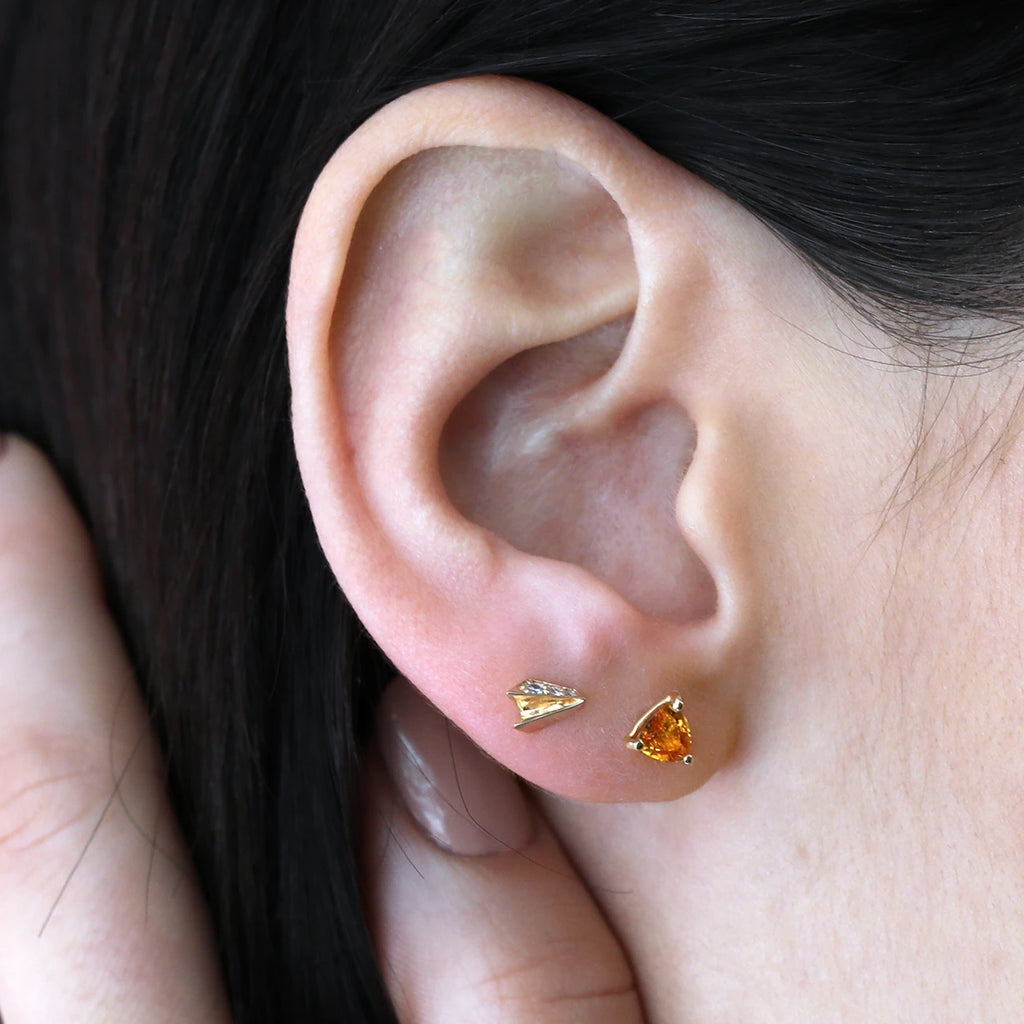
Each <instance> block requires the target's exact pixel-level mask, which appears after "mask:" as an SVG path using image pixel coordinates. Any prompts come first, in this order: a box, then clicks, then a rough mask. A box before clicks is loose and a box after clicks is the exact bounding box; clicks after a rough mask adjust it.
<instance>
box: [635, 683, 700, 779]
mask: <svg viewBox="0 0 1024 1024" xmlns="http://www.w3.org/2000/svg"><path fill="white" fill-rule="evenodd" d="M626 746H627V747H629V748H630V749H631V750H638V751H640V753H641V754H645V755H646V756H647V757H649V758H652V759H653V760H655V761H665V762H671V761H681V762H682V763H683V764H693V754H692V753H691V751H692V749H693V734H692V733H691V732H690V722H689V719H687V717H686V715H684V714H683V698H682V697H680V696H679V694H677V693H676V694H669V695H668V696H667V697H666V698H665V699H664V700H660V701H658V703H657V704H655V705H654V707H653V708H651V709H650V710H649V711H646V712H644V714H643V715H642V716H641V717H640V720H639V721H638V722H637V723H636V725H634V726H633V728H632V729H631V730H630V733H629V735H628V736H627V737H626Z"/></svg>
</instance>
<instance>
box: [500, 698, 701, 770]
mask: <svg viewBox="0 0 1024 1024" xmlns="http://www.w3.org/2000/svg"><path fill="white" fill-rule="evenodd" d="M507 696H508V697H510V698H511V699H512V700H514V701H515V704H516V707H517V708H518V710H519V721H518V722H516V723H515V727H516V728H517V729H520V728H522V727H523V726H525V725H530V724H531V723H534V722H540V721H542V720H544V719H548V718H551V717H552V716H553V715H559V714H562V713H563V712H565V711H572V710H573V709H574V708H578V707H581V706H582V705H583V704H585V703H586V698H585V697H583V696H582V695H581V694H580V693H579V691H578V690H574V689H573V688H572V687H570V686H558V685H556V684H554V683H548V682H545V681H544V680H543V679H524V680H523V681H522V682H521V683H520V684H519V686H518V687H517V688H516V689H515V690H509V691H507ZM626 746H627V747H629V748H630V749H631V750H636V751H638V752H639V753H641V754H644V755H645V756H647V757H649V758H651V759H652V760H654V761H662V762H676V761H681V762H682V763H683V764H692V763H693V755H692V753H691V751H692V749H693V734H692V732H691V731H690V722H689V720H688V719H687V717H686V715H685V714H684V713H683V699H682V697H680V696H679V695H678V694H669V695H668V696H667V697H665V698H664V699H662V700H660V701H658V703H657V704H655V705H654V707H652V708H650V709H649V710H648V711H645V712H644V714H643V715H641V716H640V718H639V719H638V720H637V722H636V724H635V725H634V726H633V728H632V729H631V730H630V732H629V735H628V736H627V737H626Z"/></svg>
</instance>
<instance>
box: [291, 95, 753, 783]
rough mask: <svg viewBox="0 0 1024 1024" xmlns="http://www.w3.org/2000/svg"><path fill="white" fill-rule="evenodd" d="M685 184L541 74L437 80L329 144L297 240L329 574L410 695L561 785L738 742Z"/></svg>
mask: <svg viewBox="0 0 1024 1024" xmlns="http://www.w3.org/2000/svg"><path fill="white" fill-rule="evenodd" d="M708 193H710V190H708V189H707V187H706V186H703V185H701V184H700V183H699V182H697V181H696V179H693V178H692V176H690V175H688V174H687V173H686V172H684V171H682V170H681V169H680V168H678V167H675V166H674V165H671V164H669V163H668V162H667V161H665V160H663V159H662V158H660V157H658V156H657V155H656V154H653V153H651V152H650V151H649V150H646V149H645V148H644V147H643V146H641V145H640V144H639V143H638V142H637V141H636V140H635V139H633V138H632V137H630V136H628V135H627V134H626V133H624V132H622V131H621V130H620V129H618V128H617V127H616V126H614V125H613V124H612V123H611V122H608V121H606V120H605V119H604V118H602V117H600V116H599V115H597V114H596V113H594V112H593V111H589V110H587V109H586V108H583V107H581V106H580V105H579V104H576V103H575V102H574V101H571V100H569V99H567V98H565V97H561V96H560V95H559V94H555V93H552V92H550V90H546V89H542V88H540V87H536V86H531V85H527V84H525V83H520V82H505V81H502V80H500V79H485V80H480V81H476V82H473V81H468V82H461V83H450V84H448V85H445V86H439V87H432V88H431V89H427V90H423V91H421V92H420V93H416V94H412V95H410V96H408V97H405V98H404V99H403V100H401V101H398V102H397V103H396V104H394V105H393V106H392V107H391V108H388V109H387V110H385V111H383V112H382V113H381V114H379V115H377V117H376V118H375V119H373V120H372V121H371V122H369V123H368V124H367V125H366V126H364V128H363V129H361V130H360V132H358V133H356V135H355V136H353V138H352V139H351V140H349V142H347V143H346V144H345V146H343V147H342V149H341V150H340V151H339V153H338V154H337V155H336V157H335V158H334V160H333V161H332V162H331V164H330V165H329V166H328V167H327V168H326V169H325V171H324V175H323V176H322V177H321V180H320V182H319V183H318V185H317V187H316V189H315V191H314V193H313V195H312V197H311V199H310V203H309V206H308V208H307V211H306V213H305V215H304V218H303V223H302V226H301V228H300V231H299V236H298V239H297V242H296V249H295V256H294V262H293V274H292V283H291V288H290V294H289V310H288V328H289V346H290V363H291V370H292V374H293V390H294V421H295V435H296V446H297V452H298V456H299V460H300V465H301V468H302V473H303V479H304V481H305V484H306V488H307V493H308V495H309V499H310V504H311V508H312V512H313V515H314V518H315V521H316V523H317V528H318V532H319V535H320V539H321V542H322V545H323V548H324V551H325V553H326V555H327V557H328V559H329V561H330V563H331V565H332V568H333V569H334V571H335V573H336V575H337V578H338V580H339V583H340V584H341V586H342V588H343V589H344V591H345V593H346V595H347V596H348V598H349V600H350V601H351V603H352V605H353V607H354V608H355V610H356V612H357V613H358V614H359V615H360V617H361V619H362V620H363V622H364V624H365V625H366V626H367V628H368V629H369V631H370V632H371V634H372V635H373V636H374V638H375V639H376V640H377V642H378V643H379V644H380V645H381V647H382V649H383V650H384V651H385V653H386V654H387V655H388V656H389V657H390V658H391V659H392V660H393V661H394V663H395V665H396V666H397V667H398V669H399V670H400V671H401V672H402V673H403V674H404V675H405V676H407V677H408V678H409V679H410V680H411V681H412V682H413V684H414V685H416V686H418V687H419V688H420V689H421V690H422V691H423V692H424V693H425V694H426V696H427V697H428V698H429V699H430V700H431V701H433V702H434V703H435V704H436V705H437V706H438V707H439V708H441V710H442V711H443V712H444V713H445V714H447V715H448V716H449V717H450V718H452V720H453V721H455V723H456V724H457V725H458V726H459V727H460V728H461V729H462V730H463V731H464V732H466V733H467V734H468V735H469V736H470V737H471V738H472V739H473V740H474V741H475V742H477V743H478V744H479V745H480V746H481V747H483V748H484V749H485V750H486V751H487V752H488V753H490V754H491V755H492V756H494V757H495V758H497V759H498V760H500V761H501V762H503V763H504V764H506V765H507V766H508V767H510V768H511V769H513V770H514V771H516V772H518V773H519V774H520V775H522V776H523V777H525V778H526V779H527V780H529V781H531V782H533V783H535V784H537V785H540V786H542V787H544V788H546V789H548V790H551V791H553V792H556V793H559V794H561V795H565V796H571V797H578V798H583V799H591V800H658V799H670V798H674V797H677V796H680V795H682V794H684V793H686V792H689V791H691V790H692V789H695V788H696V787H697V786H699V785H700V784H701V783H702V782H703V781H705V780H706V779H707V778H708V777H709V776H710V775H711V774H713V773H714V771H716V770H717V769H719V768H720V767H721V766H722V765H723V764H724V763H725V762H726V760H727V759H728V757H729V752H730V750H731V749H732V746H733V743H734V741H735V737H736V730H737V727H738V722H739V720H740V715H741V707H740V704H741V697H742V688H741V685H740V682H739V677H740V673H738V671H737V666H736V662H735V658H734V653H735V652H737V651H739V650H741V649H742V646H743V645H742V642H741V638H742V633H743V630H744V628H745V622H746V620H745V618H744V611H743V609H744V607H745V604H746V602H745V599H744V597H743V595H742V591H743V587H742V583H741V581H742V579H743V578H744V577H743V566H742V565H741V564H739V563H738V562H737V561H736V559H735V558H734V554H737V553H738V552H740V551H742V550H743V547H742V544H740V543H736V544H734V543H733V540H732V537H731V531H732V530H733V529H734V528H736V527H737V526H738V523H739V520H737V519H736V518H735V517H733V516H724V517H723V520H722V521H721V522H719V521H717V520H716V518H715V516H714V513H713V510H708V509H704V510H703V514H702V515H700V516H696V517H689V516H688V515H687V513H686V511H685V510H686V506H687V503H688V502H694V501H697V500H698V499H697V498H695V497H694V496H693V495H692V494H691V495H689V496H687V495H686V491H687V488H688V487H690V483H689V482H690V481H691V479H700V480H705V481H711V480H713V479H714V478H715V474H714V472H710V473H709V471H708V470H707V469H706V468H704V469H702V468H701V467H700V466H699V462H700V459H701V457H702V447H701V441H700V433H701V429H702V425H701V423H700V422H699V421H698V419H697V417H695V416H694V414H693V408H694V407H702V406H701V392H700V391H699V389H698V388H697V385H698V383H699V382H700V381H701V380H702V379H703V380H706V379H707V373H708V364H709V360H708V358H707V345H708V339H709V337H710V335H709V334H708V332H713V331H714V330H715V329H716V324H715V322H714V321H713V320H712V317H713V316H716V315H719V310H718V305H717V304H719V303H720V302H721V300H722V290H721V289H720V288H717V287H716V285H715V274H716V271H715V269H714V266H713V262H714V261H713V258H712V256H711V255H709V253H708V252H707V248H706V237H705V231H706V225H704V224H702V222H701V219H700V217H699V216H697V215H696V213H695V211H698V212H699V207H700V204H701V201H702V197H704V196H705V195H706V194H708ZM704 407H709V406H704ZM695 453H696V455H695ZM695 458H696V460H697V461H696V462H693V465H691V462H692V461H693V460H694V459H695ZM691 490H692V488H691ZM707 494H708V495H715V494H718V495H719V496H721V490H720V489H716V487H715V486H710V485H709V486H708V488H707ZM516 693H518V694H519V697H518V698H515V707H513V706H512V704H510V702H509V699H508V698H509V696H514V695H515V694H516ZM666 693H668V694H670V698H668V699H667V700H668V703H666V698H665V694H666ZM679 700H682V701H684V702H685V707H686V714H685V716H684V715H683V713H682V712H681V710H675V711H670V712H664V713H662V712H660V711H659V712H657V713H655V712H656V709H658V708H662V707H663V706H664V707H670V706H671V708H676V707H677V703H673V701H675V702H678V701H679ZM659 702H660V703H659ZM542 705H543V707H542ZM681 706H682V705H681V704H679V705H678V707H679V708H681ZM524 709H525V710H524ZM531 709H532V710H533V711H534V712H537V713H536V714H534V715H533V717H532V724H531V725H529V727H528V728H523V729H517V728H514V727H515V726H519V725H522V724H523V718H522V717H521V716H523V715H526V716H527V719H529V718H530V715H529V712H530V711H531ZM659 715H660V717H658V716H659ZM673 715H675V718H674V719H673V722H674V724H673V722H669V718H672V716H673ZM654 718H657V719H658V723H660V725H659V728H660V726H664V730H662V732H663V735H660V737H659V736H655V732H656V731H657V730H656V729H655V726H654V725H653V724H651V723H653V722H654ZM640 720H642V721H643V722H645V723H646V724H645V726H644V729H645V730H646V731H645V736H646V737H647V740H646V742H647V743H648V749H647V750H646V751H642V750H641V751H640V752H639V753H638V752H637V751H638V750H639V749H640V748H638V746H637V743H636V735H637V733H636V729H637V728H639V727H640ZM684 724H685V730H684V731H680V730H683V729H684ZM634 726H635V727H636V728H634ZM631 729H633V732H632V733H631V732H630V730H631ZM672 729H674V730H675V731H674V732H672V735H671V736H670V735H668V732H671V731H672ZM691 729H692V736H691V734H690V733H691ZM665 730H667V731H668V732H666V731H665ZM684 732H685V735H684ZM627 734H628V735H627ZM657 742H661V743H663V744H664V745H665V746H664V750H668V749H669V748H671V749H672V750H673V751H675V752H676V753H679V752H680V751H682V746H683V745H685V747H686V749H685V751H682V752H681V753H679V756H678V757H676V756H664V757H655V756H654V754H653V753H652V744H655V745H656V743H657ZM643 753H647V754H648V756H647V757H644V756H642V754H643ZM690 761H692V764H691V763H690Z"/></svg>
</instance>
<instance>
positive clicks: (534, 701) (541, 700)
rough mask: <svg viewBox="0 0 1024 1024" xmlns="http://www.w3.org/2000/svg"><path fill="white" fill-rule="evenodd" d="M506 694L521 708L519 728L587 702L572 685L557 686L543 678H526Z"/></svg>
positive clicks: (517, 725) (517, 724) (517, 726)
mask: <svg viewBox="0 0 1024 1024" xmlns="http://www.w3.org/2000/svg"><path fill="white" fill-rule="evenodd" d="M506 696H508V697H511V698H512V700H514V701H515V702H516V707H517V708H518V709H519V721H518V722H516V728H517V729H521V728H522V727H523V726H524V725H530V724H532V723H533V722H540V721H541V720H542V719H545V718H550V717H551V716H552V715H559V714H561V713H562V712H563V711H571V710H572V709H573V708H578V707H579V706H580V705H581V704H585V703H586V698H585V697H581V696H580V694H579V693H578V692H577V691H576V690H574V689H573V688H572V687H571V686H557V685H555V684H554V683H548V682H545V681H544V680H543V679H524V680H523V681H522V682H521V683H520V684H519V686H518V688H517V689H515V690H508V691H507V693H506Z"/></svg>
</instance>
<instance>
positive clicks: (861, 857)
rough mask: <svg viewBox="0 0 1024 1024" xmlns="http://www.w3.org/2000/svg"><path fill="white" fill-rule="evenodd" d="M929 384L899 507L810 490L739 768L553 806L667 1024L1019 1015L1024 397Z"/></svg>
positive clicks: (1023, 928)
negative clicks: (688, 782)
mask: <svg viewBox="0 0 1024 1024" xmlns="http://www.w3.org/2000/svg"><path fill="white" fill-rule="evenodd" d="M900 386H902V385H900ZM933 391H934V394H933V395H932V396H931V397H930V398H928V399H927V400H926V404H927V405H928V406H929V408H933V409H934V411H935V418H934V423H935V426H934V427H933V428H932V429H930V430H929V431H928V434H927V437H926V438H925V440H924V441H923V443H922V444H921V446H920V450H919V451H918V454H917V456H916V458H915V460H914V466H915V469H914V470H913V472H912V473H911V474H910V475H909V476H908V477H906V478H904V479H903V480H902V481H901V482H900V485H899V486H900V487H901V488H902V491H900V492H899V495H898V499H897V500H895V501H893V502H892V503H890V504H889V505H888V506H887V508H886V512H885V514H884V515H883V516H881V517H878V516H876V517H874V519H873V525H872V526H871V529H870V530H868V529H867V523H868V519H867V517H864V518H863V522H862V521H861V519H860V518H859V517H858V516H856V515H850V516H848V517H847V519H845V520H835V519H834V518H830V517H829V516H827V515H824V514H823V513H822V509H824V508H826V507H827V503H828V501H829V500H830V499H829V498H828V496H827V495H826V494H825V493H824V491H823V493H822V494H821V495H820V496H815V495H813V494H812V495H811V496H810V499H809V504H812V505H815V506H816V512H815V513H814V515H817V516H819V517H820V518H821V519H822V521H823V522H825V526H823V527H821V528H819V530H818V533H817V535H816V534H815V532H814V531H815V527H814V525H813V519H814V515H812V516H811V517H810V518H809V519H808V524H810V525H807V528H806V529H804V530H801V531H800V534H801V536H800V538H797V539H794V542H793V546H792V551H791V557H789V558H787V557H783V558H781V559H776V561H775V562H774V563H773V567H772V568H773V571H775V572H777V573H781V574H782V576H783V577H784V576H785V574H786V572H787V571H788V568H791V567H798V566H800V565H803V567H804V569H803V575H802V577H800V578H798V576H797V574H796V572H795V571H794V579H793V581H792V584H791V585H789V586H784V587H776V588H775V589H776V591H779V592H782V593H785V594H787V595H788V597H787V603H786V605H785V606H784V607H783V606H781V605H780V606H778V607H771V606H770V607H767V608H766V609H765V615H764V628H763V630H762V631H761V635H760V638H759V641H758V643H757V644H756V645H755V646H754V649H753V650H752V653H751V657H750V662H749V664H748V665H747V667H746V671H747V672H748V676H747V678H748V680H749V690H750V693H751V695H752V696H751V700H750V703H749V706H748V709H747V711H748V713H747V719H746V722H745V724H744V729H743V736H742V739H741V742H740V745H739V746H738V748H737V750H736V752H735V756H734V757H733V759H732V760H731V762H730V764H729V765H728V766H727V768H726V769H725V770H723V771H721V772H719V773H718V774H717V775H716V776H715V777H713V778H712V779H711V780H710V781H709V782H708V783H707V784H706V785H705V786H704V787H702V788H701V789H700V790H698V791H697V792H696V793H694V794H692V795H690V796H687V797H685V798H683V799H681V800H678V801H674V802H669V803H662V804H619V805H613V804H607V805H598V804H582V803H573V802H570V801H563V800H560V799H557V798H554V797H548V796H545V797H543V798H542V803H543V805H544V808H545V811H546V813H547V814H548V815H549V817H550V819H551V821H552V822H553V824H554V826H555V828H556V831H558V833H559V834H560V836H561V838H562V841H563V843H564V844H565V846H566V848H567V850H568V851H569V853H570V855H571V856H572V857H573V858H574V860H575V862H576V864H577V865H578V867H579V869H580V870H581V872H582V873H583V875H584V877H585V878H586V879H587V880H588V882H589V884H590V886H591V887H592V890H593V892H594V894H595V896H596V898H597V900H598V901H599V903H600V904H601V906H602V907H603V909H604V911H605V913H606V914H607V916H608V918H609V920H610V921H611V922H612V925H613V927H614V928H615V930H616V931H617V932H618V934H619V935H620V937H621V938H622V940H623V942H624V944H625V946H626V948H627V949H628V950H629V951H630V953H631V956H632V959H633V963H634V965H635V968H636V971H637V974H638V977H639V981H640V986H641V990H642V992H643V994H644V998H645V1004H646V1006H647V1008H648V1012H649V1015H650V1020H651V1021H652V1022H655V1024H681V1022H684V1021H700V1022H702V1024H717V1022H722V1024H725V1022H730V1024H734V1022H736V1021H740V1020H743V1021H778V1022H787V1024H792V1022H794V1021H807V1022H811V1021H813V1022H815V1024H822V1022H831V1021H835V1022H848V1021H851V1020H872V1021H930V1022H940V1021H950V1022H952V1021H968V1020H970V1021H975V1020H976V1021H981V1020H984V1021H986V1022H1003V1021H1005V1022H1007V1024H1009V1022H1010V1021H1019V1020H1020V1019H1022V1010H1024V989H1022V986H1021V978H1024V851H1022V849H1021V842H1020V834H1021V822H1020V810H1019V809H1020V807H1021V806H1022V796H1024V787H1022V776H1024V769H1022V768H1021V759H1020V754H1019V747H1020V731H1021V725H1020V721H1021V715H1020V710H1021V706H1022V703H1024V702H1022V698H1021V693H1020V689H1021V680H1022V678H1024V672H1022V671H1021V664H1020V661H1021V659H1020V651H1021V649H1022V646H1021V640H1022V637H1021V632H1022V631H1021V620H1022V613H1024V608H1022V602H1021V599H1020V596H1019V595H1020V580H1021V578H1022V566H1021V544H1020V541H1021V536H1020V531H1021V514H1020V509H1021V508H1024V474H1022V467H1024V457H1022V453H1021V451H1020V446H1019V444H1018V441H1017V438H1018V436H1019V427H1020V416H1019V410H1018V409H1017V404H1018V403H1017V401H1016V397H1017V394H1018V387H1017V386H1013V378H1012V373H1011V371H1009V370H1006V371H993V372H992V373H991V374H989V375H987V376H986V377H985V378H973V379H969V378H963V379H958V380H947V381H945V382H944V383H943V384H942V385H941V386H936V387H935V388H934V389H933ZM939 392H941V394H940V393H939ZM968 421H971V426H970V427H969V428H968V427H967V426H966V425H967V423H968ZM819 498H820V500H818V499H819ZM876 508H877V506H876ZM837 524H838V528H837ZM858 524H859V525H858ZM858 529H862V530H863V538H862V539H863V541H864V543H860V542H859V541H858V537H857V530H858ZM808 553H813V557H814V559H815V560H816V561H817V564H818V565H819V566H820V567H821V569H822V571H818V572H815V573H813V575H812V576H811V577H810V578H811V579H812V583H811V585H809V586H808V585H806V583H802V582H801V580H803V581H806V579H807V578H808V564H809V563H808V558H809V555H808ZM695 742H699V737H695ZM696 752H697V748H696V747H695V753H696ZM673 770H677V767H676V766H666V771H673ZM678 770H685V769H683V768H682V767H681V766H680V767H679V768H678Z"/></svg>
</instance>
